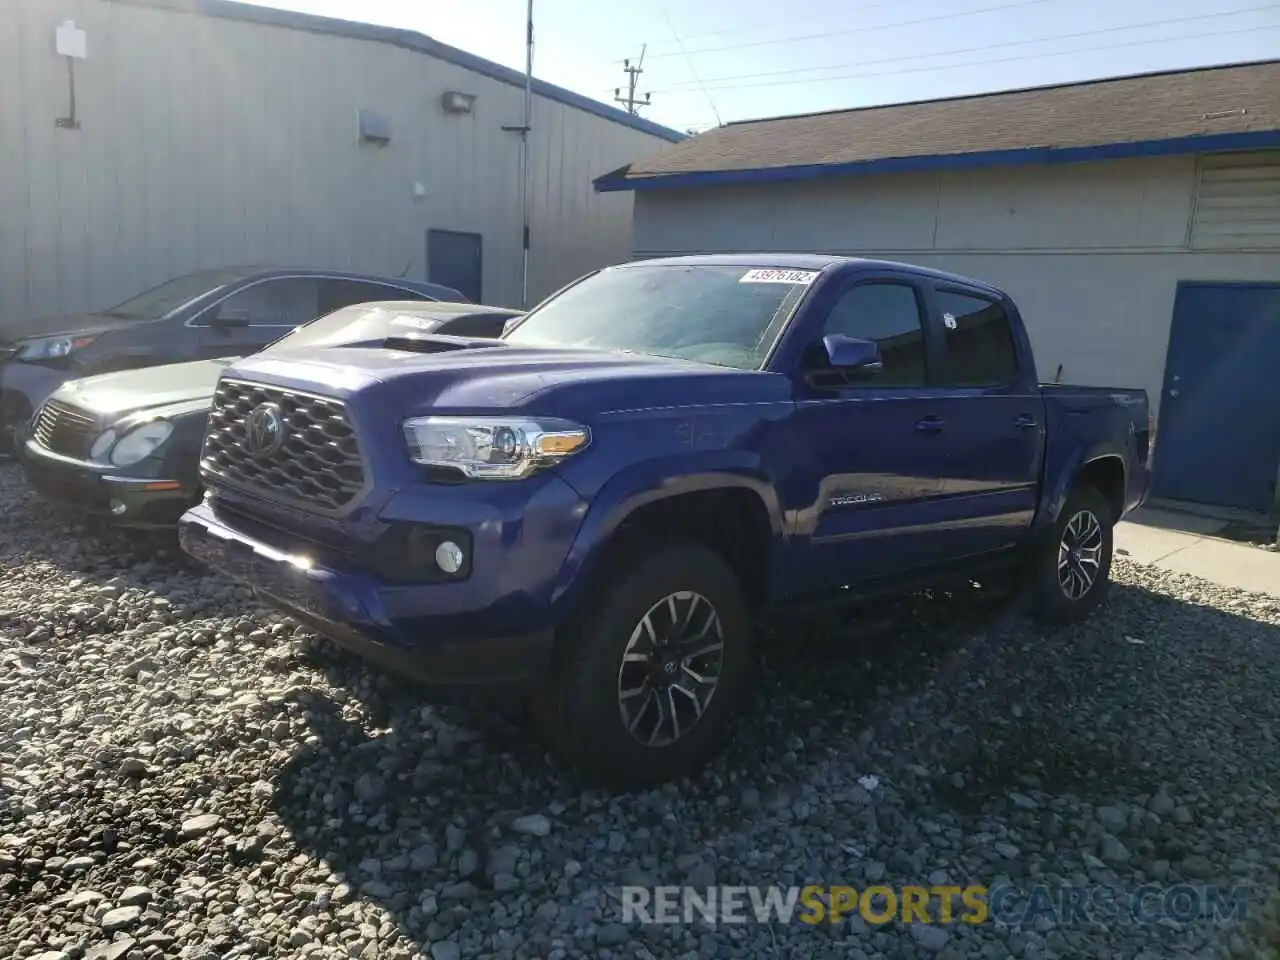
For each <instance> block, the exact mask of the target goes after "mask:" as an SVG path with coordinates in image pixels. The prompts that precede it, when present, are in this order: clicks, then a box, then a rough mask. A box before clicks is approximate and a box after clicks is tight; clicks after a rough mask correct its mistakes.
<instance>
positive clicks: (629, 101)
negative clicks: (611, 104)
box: [613, 44, 650, 117]
mask: <svg viewBox="0 0 1280 960" xmlns="http://www.w3.org/2000/svg"><path fill="white" fill-rule="evenodd" d="M648 49H649V46H648V44H645V45H644V46H642V47H641V48H640V59H639V60H638V61H637V62H636V65H635V66H634V67H633V66H632V65H631V61H630V60H623V61H622V69H623V70H624V71H625V72H626V74H627V95H626V96H625V97H624V96H622V95H621V94H622V88H621V87H615V88H614V90H613V99H614V101H615V102H617V103H620V104H622V105H623V106H624V107H626V110H627V113H629V114H631V115H632V116H633V117H635V116H638V115H639V114H640V108H641V107H647V106H649V97H650V94H647V93H646V94H645V95H644V99H643V100H637V99H636V83H637V82H638V81H639V80H640V74H642V73H644V52H645V51H646V50H648Z"/></svg>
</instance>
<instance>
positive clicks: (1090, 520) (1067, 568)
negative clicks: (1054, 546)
mask: <svg viewBox="0 0 1280 960" xmlns="http://www.w3.org/2000/svg"><path fill="white" fill-rule="evenodd" d="M1102 547H1103V533H1102V523H1101V522H1100V521H1099V520H1098V517H1097V515H1096V514H1095V513H1094V512H1093V511H1092V510H1080V511H1078V512H1077V513H1076V514H1074V515H1073V516H1072V517H1071V519H1070V520H1069V521H1067V525H1066V527H1065V528H1064V529H1063V531H1062V540H1061V541H1060V542H1059V544H1058V585H1059V586H1060V587H1061V588H1062V593H1063V595H1064V596H1066V598H1067V599H1068V600H1080V599H1082V598H1083V597H1084V596H1085V595H1086V594H1088V592H1089V591H1090V590H1092V589H1093V586H1094V584H1095V583H1096V582H1097V580H1098V573H1099V571H1100V570H1101V569H1102Z"/></svg>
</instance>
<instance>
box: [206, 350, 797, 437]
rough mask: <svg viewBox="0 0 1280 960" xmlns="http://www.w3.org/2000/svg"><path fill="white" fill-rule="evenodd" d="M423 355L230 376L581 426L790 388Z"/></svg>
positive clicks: (321, 361)
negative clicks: (613, 416) (594, 418)
mask: <svg viewBox="0 0 1280 960" xmlns="http://www.w3.org/2000/svg"><path fill="white" fill-rule="evenodd" d="M427 341H431V342H433V343H435V344H440V345H443V346H442V348H441V349H438V350H433V349H431V348H430V347H429V348H428V351H429V352H421V350H420V349H415V350H400V349H391V348H387V347H385V346H379V347H361V348H345V347H329V348H323V349H314V350H310V349H306V348H300V349H298V350H292V351H287V350H281V351H278V352H273V353H269V354H268V353H261V354H256V355H254V356H251V357H246V358H245V359H243V360H240V361H237V362H236V363H235V364H233V365H232V366H231V367H229V368H228V370H227V373H226V376H228V377H235V378H243V379H246V380H257V381H259V382H265V383H271V384H275V385H278V386H284V387H293V388H295V389H300V390H306V391H310V392H314V393H319V394H321V395H324V396H335V397H340V398H343V399H349V398H351V397H353V396H355V395H356V394H369V395H371V396H373V395H376V396H377V397H378V401H379V402H380V403H388V402H389V403H392V404H394V406H395V408H396V413H397V414H405V415H412V414H415V413H422V412H428V411H432V412H435V411H445V410H447V411H452V412H459V413H462V412H479V411H485V410H511V411H518V410H527V411H529V412H535V413H538V414H540V415H543V416H570V417H578V418H580V419H581V418H583V417H584V416H586V415H587V414H588V413H589V414H600V413H606V412H609V411H614V410H624V409H640V408H645V407H650V406H664V407H669V406H681V405H688V404H719V403H750V402H762V401H777V400H783V399H787V398H788V397H789V396H790V392H791V385H790V382H789V381H788V380H787V379H786V378H784V377H780V376H778V375H776V374H767V373H759V372H755V371H748V370H739V369H736V368H731V367H721V366H715V365H713V364H707V363H698V362H695V361H691V360H676V359H667V358H663V357H653V356H646V355H640V354H628V353H612V352H604V351H594V350H572V349H559V348H550V347H524V346H520V347H517V346H508V345H506V344H504V343H502V342H499V341H493V340H475V341H464V340H461V339H460V338H454V337H427V338H422V341H420V344H419V346H420V347H421V346H426V345H427V343H426V342H427Z"/></svg>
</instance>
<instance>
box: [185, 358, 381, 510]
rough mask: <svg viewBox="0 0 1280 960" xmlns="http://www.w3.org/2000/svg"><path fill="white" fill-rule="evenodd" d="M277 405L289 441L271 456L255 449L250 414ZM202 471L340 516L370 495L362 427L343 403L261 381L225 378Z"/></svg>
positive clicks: (216, 401)
mask: <svg viewBox="0 0 1280 960" xmlns="http://www.w3.org/2000/svg"><path fill="white" fill-rule="evenodd" d="M264 404H274V405H275V407H276V408H278V410H279V415H280V420H281V422H282V424H283V428H284V429H283V441H282V442H281V443H280V445H279V447H278V449H276V450H275V451H274V452H269V453H255V452H254V451H253V450H252V449H250V446H249V442H248V441H249V431H248V430H247V421H248V418H249V415H250V414H251V413H253V411H254V410H257V409H258V408H259V407H261V406H263V405H264ZM200 466H201V469H202V470H203V472H204V473H205V474H207V475H208V476H210V477H212V478H214V479H216V480H220V481H222V482H224V483H226V484H228V485H230V486H235V487H241V488H245V489H249V490H254V491H259V492H262V493H264V494H267V495H268V496H275V497H281V498H284V499H287V500H292V501H295V502H296V503H298V504H301V505H306V506H307V507H310V508H313V509H315V508H318V509H320V510H323V511H326V512H336V511H338V510H341V509H342V508H344V507H347V506H349V505H350V504H351V503H352V502H353V501H354V500H355V499H356V497H358V496H359V495H360V493H361V492H362V491H363V490H364V486H365V471H364V460H363V458H362V457H361V455H360V443H359V441H358V440H357V439H356V432H355V427H354V426H353V425H352V423H351V419H350V418H349V417H348V416H347V410H346V406H345V405H344V404H343V403H342V402H341V401H339V400H331V399H329V398H327V397H316V396H312V395H311V394H306V393H298V392H295V391H292V390H281V389H280V388H278V387H268V386H265V385H264V384H260V383H245V382H243V381H240V380H220V381H219V382H218V388H217V390H216V391H215V393H214V397H213V407H212V409H211V410H210V411H209V429H208V433H207V434H206V435H205V442H204V453H203V456H202V458H201V461H200Z"/></svg>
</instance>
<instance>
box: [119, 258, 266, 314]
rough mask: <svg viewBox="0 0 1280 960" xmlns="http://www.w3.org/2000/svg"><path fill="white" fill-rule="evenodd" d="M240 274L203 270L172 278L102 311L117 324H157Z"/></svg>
mask: <svg viewBox="0 0 1280 960" xmlns="http://www.w3.org/2000/svg"><path fill="white" fill-rule="evenodd" d="M243 277H244V274H243V273H236V272H234V271H230V270H202V271H200V272H199V273H188V274H186V275H185V276H181V277H175V278H174V279H172V280H168V281H166V282H164V283H162V284H160V286H158V287H152V288H151V289H150V290H147V291H146V292H144V293H140V294H138V295H137V296H136V297H133V298H132V299H130V300H126V301H125V302H124V303H122V304H119V305H118V306H114V307H112V308H111V309H110V310H107V311H105V312H106V314H107V316H109V317H116V318H118V319H120V320H159V319H161V318H163V317H167V316H168V315H169V314H170V313H172V312H173V311H174V310H177V309H178V308H179V307H180V306H182V305H183V304H185V303H190V302H191V301H192V300H194V299H195V298H196V297H200V296H204V295H205V294H206V293H213V292H214V291H215V290H218V289H220V288H222V287H224V286H226V285H227V284H228V283H232V282H233V281H236V280H240V279H243Z"/></svg>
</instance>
